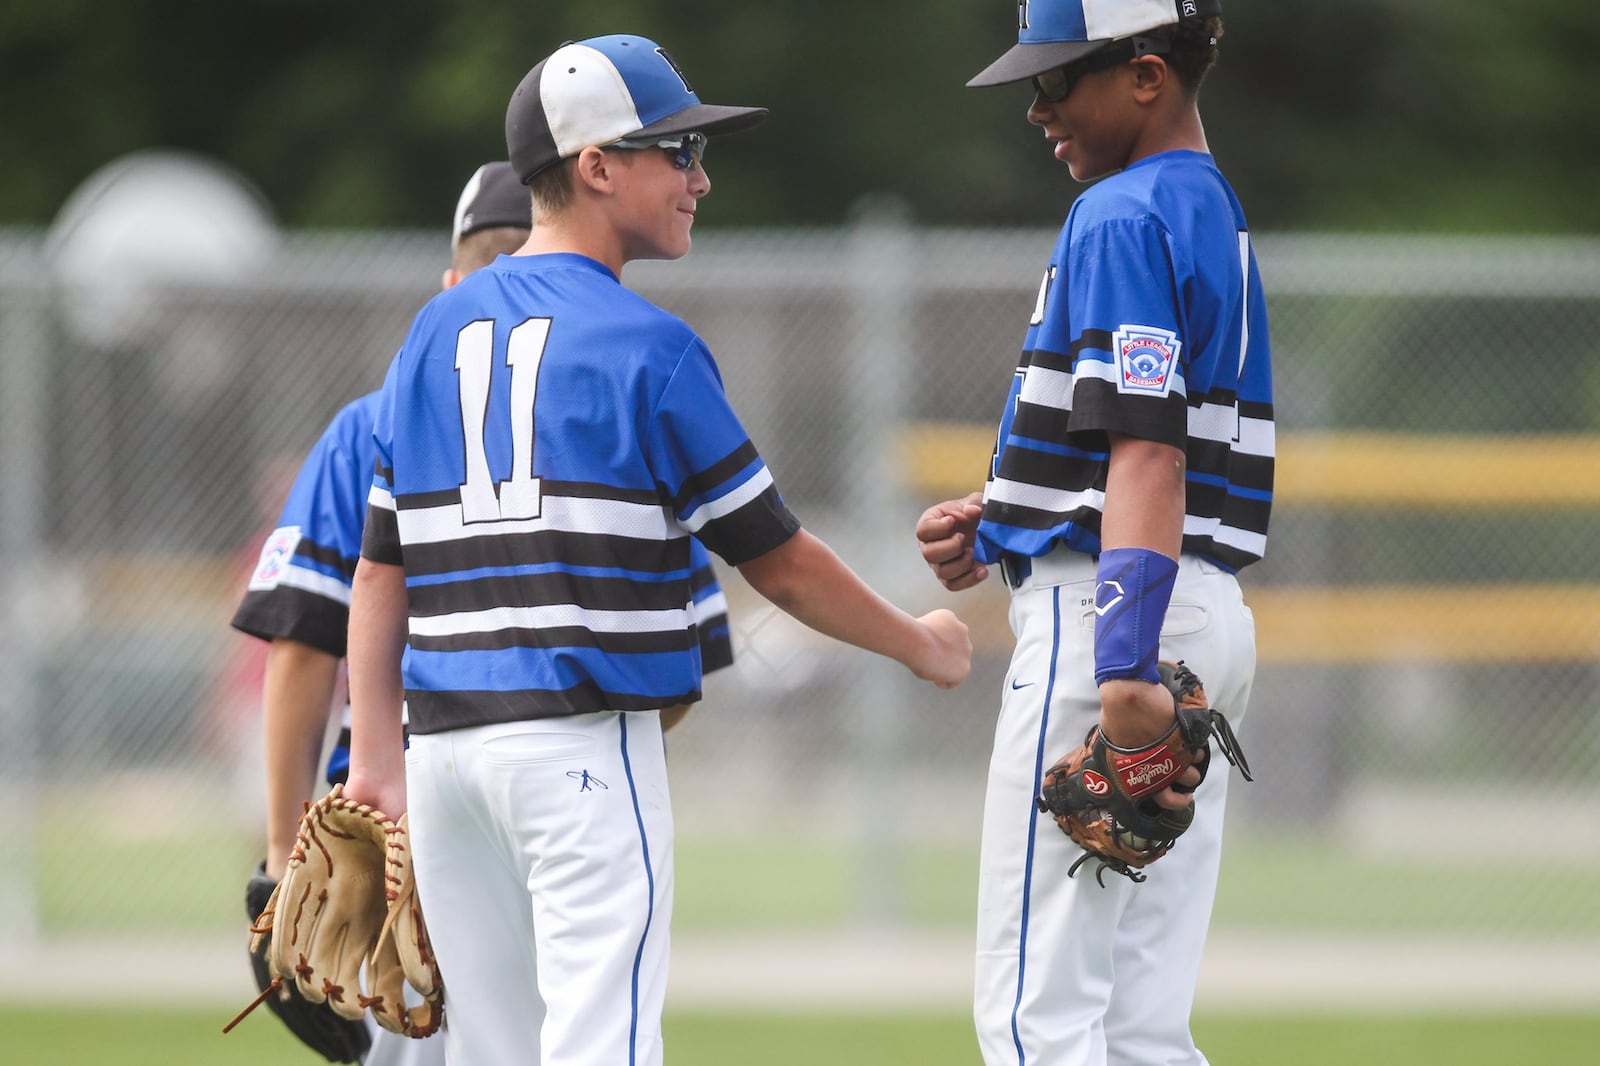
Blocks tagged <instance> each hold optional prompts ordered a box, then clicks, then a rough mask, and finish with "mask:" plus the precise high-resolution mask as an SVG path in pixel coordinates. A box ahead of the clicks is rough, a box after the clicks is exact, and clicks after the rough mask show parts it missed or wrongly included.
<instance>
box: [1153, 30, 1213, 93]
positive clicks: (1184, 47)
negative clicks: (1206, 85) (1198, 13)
mask: <svg viewBox="0 0 1600 1066" xmlns="http://www.w3.org/2000/svg"><path fill="white" fill-rule="evenodd" d="M1170 33H1171V41H1172V50H1171V51H1170V52H1168V53H1167V55H1166V56H1165V57H1164V58H1165V59H1166V61H1167V66H1168V67H1170V68H1172V72H1173V73H1174V74H1176V75H1177V76H1178V80H1179V81H1180V82H1182V83H1183V85H1184V87H1185V88H1187V89H1188V90H1189V91H1190V92H1194V91H1196V90H1198V89H1199V88H1200V83H1201V82H1203V81H1205V79H1206V75H1207V74H1209V73H1211V68H1212V67H1213V66H1215V65H1216V62H1217V42H1218V41H1220V40H1221V39H1222V17H1221V16H1220V15H1209V16H1206V17H1205V18H1190V19H1184V20H1183V21H1182V22H1179V23H1178V24H1177V25H1176V26H1174V27H1173V28H1172V29H1171V31H1170Z"/></svg>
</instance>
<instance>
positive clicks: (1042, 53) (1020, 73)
mask: <svg viewBox="0 0 1600 1066" xmlns="http://www.w3.org/2000/svg"><path fill="white" fill-rule="evenodd" d="M1107 43H1108V42H1107V41H1043V42H1040V43H1038V44H1015V45H1012V46H1011V51H1009V52H1007V53H1006V54H1005V55H1003V56H1001V57H1000V58H999V59H997V60H995V61H994V62H993V63H990V64H989V65H988V66H987V67H986V68H984V70H983V72H982V73H980V74H979V75H978V76H977V77H975V78H973V79H972V80H971V81H969V82H967V87H968V88H969V89H983V88H987V87H989V86H991V85H1010V84H1011V83H1012V82H1015V81H1027V80H1028V79H1029V78H1031V77H1033V76H1034V75H1036V74H1043V73H1044V72H1045V71H1047V70H1055V69H1056V68H1057V67H1064V66H1066V65H1067V64H1068V63H1071V62H1073V61H1074V60H1078V59H1082V58H1083V57H1084V56H1086V55H1089V54H1090V53H1092V52H1098V51H1099V50H1100V49H1102V48H1104V47H1105V46H1106V44H1107Z"/></svg>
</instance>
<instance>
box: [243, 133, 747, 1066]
mask: <svg viewBox="0 0 1600 1066" xmlns="http://www.w3.org/2000/svg"><path fill="white" fill-rule="evenodd" d="M529 228H530V205H529V199H528V190H527V188H526V187H525V186H524V185H523V184H522V182H521V181H520V180H518V178H517V176H516V173H515V171H514V170H513V169H512V168H511V165H510V164H509V163H504V162H499V163H488V164H485V165H484V166H482V167H480V168H479V169H478V170H477V171H476V172H475V173H474V174H473V176H472V178H471V180H470V181H469V182H468V183H467V185H466V187H465V188H464V189H463V190H462V193H461V197H460V200H459V203H458V204H457V207H456V213H455V219H454V227H453V231H452V239H451V263H450V266H449V267H448V268H447V269H446V270H445V271H444V276H443V278H442V279H441V282H442V286H443V288H445V289H449V288H451V287H452V286H454V285H455V284H456V283H457V282H459V281H460V280H461V279H462V278H464V277H466V276H467V275H468V274H470V273H472V272H473V271H474V270H477V269H478V268H480V267H482V266H484V265H486V264H487V263H489V262H492V261H493V260H494V258H495V257H496V256H498V255H501V254H505V253H510V252H514V251H516V249H517V248H519V247H520V246H521V245H522V244H523V242H525V241H526V240H527V238H528V232H529ZM377 400H378V393H376V392H374V393H369V394H368V395H366V396H363V397H361V398H360V399H358V400H356V401H354V402H353V403H351V404H349V405H348V406H346V407H345V408H344V409H343V410H341V411H340V412H339V413H338V414H337V415H335V416H334V419H333V421H332V422H331V423H330V424H329V426H328V428H327V429H326V431H324V433H323V435H322V437H321V439H320V440H318V442H317V444H316V446H315V448H313V449H312V451H311V453H310V454H309V456H308V457H307V458H306V460H305V462H304V463H303V465H302V466H301V468H300V473H299V475H298V477H297V478H296V479H295V481H294V483H293V486H292V488H291V489H290V491H289V494H288V501H287V503H286V504H285V505H284V509H283V512H282V516H281V517H280V518H279V520H278V524H277V526H276V528H275V529H274V530H273V531H272V532H271V533H270V534H269V535H268V537H267V539H266V543H265V545H264V546H263V548H262V550H261V553H260V558H259V561H258V563H257V565H256V568H255V570H254V573H253V574H252V575H251V578H250V582H249V587H248V591H247V592H246V594H245V597H244V600H243V602H242V603H241V604H240V606H239V609H238V611H237V613H236V614H235V615H234V618H233V625H234V627H235V628H237V629H240V630H242V631H244V632H245V633H248V634H250V635H252V636H255V637H259V638H261V639H262V640H264V641H267V642H269V643H268V646H267V656H266V667H265V677H264V683H263V684H262V685H261V699H262V705H263V718H264V723H263V731H264V734H265V750H266V760H265V761H266V783H267V857H266V859H265V861H264V862H263V863H262V865H261V867H260V869H259V870H258V871H257V874H256V876H255V877H254V878H252V881H251V885H250V888H249V900H248V902H249V904H250V916H251V917H252V918H254V917H255V915H256V914H258V913H259V912H260V910H261V908H262V907H263V906H264V905H265V903H266V900H267V897H268V896H269V895H270V894H271V891H272V887H273V886H274V885H275V884H276V883H277V882H278V880H279V879H280V878H281V877H282V876H283V872H284V864H285V862H286V861H287V859H288V855H289V851H290V849H291V848H292V847H293V846H294V839H295V828H296V826H297V825H298V824H299V821H300V814H301V811H302V810H303V807H304V804H305V801H306V800H307V799H308V798H310V797H311V796H312V795H313V790H314V789H315V788H316V777H317V766H318V762H319V760H320V758H321V755H322V751H323V748H324V745H325V740H326V737H327V734H328V731H329V723H330V716H331V712H332V710H333V708H334V707H336V706H340V705H341V704H342V701H339V700H336V698H335V697H336V694H337V692H338V691H339V689H340V688H341V686H340V684H339V682H340V664H341V660H342V659H343V658H344V654H345V645H346V637H345V634H346V628H347V623H348V621H349V602H350V582H351V578H352V576H353V575H354V572H355V565H356V559H357V557H358V556H359V554H360V547H361V531H362V527H363V525H364V524H365V521H366V509H367V492H368V490H369V489H370V487H371V483H372V471H373V467H374V464H375V462H376V459H377V447H376V445H375V444H374V442H373V439H372V426H373V415H374V411H375V410H376V407H377ZM692 559H693V564H694V568H693V578H692V582H691V584H692V592H693V596H694V617H695V621H696V624H697V632H698V634H699V640H700V652H701V656H702V659H703V661H704V662H705V668H706V669H707V670H716V669H719V668H721V667H724V666H727V665H728V664H730V663H731V662H732V661H733V652H732V646H731V643H730V640H729V632H728V619H727V613H726V601H725V600H724V599H723V596H722V590H721V588H720V587H719V585H718V583H717V580H716V575H715V574H714V572H713V571H712V568H711V562H710V558H709V556H708V555H707V554H706V551H705V549H704V548H703V547H701V546H700V545H699V544H698V543H695V544H693V545H692ZM687 710H688V705H687V704H683V705H680V706H677V707H674V708H670V709H669V711H668V712H667V714H665V715H664V718H670V720H671V721H673V722H675V721H677V720H678V719H679V718H681V717H682V715H683V714H684V713H685V712H686V711H687ZM349 744H350V722H349V709H348V708H344V711H343V722H342V723H341V732H340V734H339V736H338V738H337V740H336V741H335V743H334V745H333V747H332V751H331V754H330V756H329V758H328V762H327V766H326V777H327V781H328V784H329V785H332V784H335V783H337V782H341V781H343V780H344V779H345V777H346V775H347V773H348V770H349V755H350V748H349ZM262 979H263V980H265V978H264V977H263V978H262ZM292 994H293V993H291V995H292ZM268 1002H269V1003H270V1004H271V1005H272V1006H274V1007H275V1008H280V1007H281V1004H280V1002H279V1001H278V1000H277V999H275V998H274V999H270V1000H269V1001H268ZM292 1009H293V1010H294V1012H295V1017H294V1018H293V1019H287V1018H286V1019H285V1020H286V1022H288V1023H289V1024H290V1027H291V1028H295V1027H296V1026H307V1027H309V1028H310V1031H309V1033H308V1034H307V1037H309V1040H308V1042H309V1041H316V1042H317V1043H318V1044H322V1045H323V1046H319V1047H318V1050H320V1051H323V1052H324V1053H325V1054H326V1053H328V1052H329V1051H332V1050H336V1049H347V1050H348V1052H349V1054H350V1055H352V1056H353V1055H355V1054H359V1053H361V1052H362V1051H364V1050H365V1049H366V1047H367V1044H368V1042H369V1036H368V1034H369V1033H370V1034H371V1036H370V1040H371V1041H372V1043H371V1050H370V1051H367V1052H366V1054H365V1060H364V1061H365V1062H366V1063H367V1066H380V1064H398V1063H410V1064H414V1066H424V1064H429V1066H431V1064H436V1063H441V1062H442V1061H443V1052H444V1041H443V1040H410V1039H407V1038H405V1037H402V1036H399V1035H397V1034H394V1033H390V1032H388V1031H386V1030H383V1029H381V1028H379V1027H378V1026H376V1025H375V1024H372V1023H371V1022H370V1020H368V1021H367V1022H366V1023H361V1022H350V1021H346V1020H345V1019H342V1018H340V1017H338V1016H337V1015H335V1014H334V1013H333V1012H332V1011H331V1010H329V1009H328V1008H327V1007H326V1006H324V1005H320V1004H311V1003H308V1002H305V1001H303V1000H302V1001H299V1002H298V1003H296V1004H295V1005H294V1006H293V1008H292ZM279 1013H280V1016H281V1015H282V1013H283V1011H282V1010H281V1009H280V1010H279ZM307 1037H303V1039H304V1038H307ZM313 1046H316V1045H315V1044H314V1045H313ZM346 1061H348V1059H347V1060H346Z"/></svg>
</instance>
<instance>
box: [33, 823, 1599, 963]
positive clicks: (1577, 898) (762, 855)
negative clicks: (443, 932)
mask: <svg viewBox="0 0 1600 1066" xmlns="http://www.w3.org/2000/svg"><path fill="white" fill-rule="evenodd" d="M975 848H976V842H975V841H974V842H973V843H972V844H971V845H969V846H960V847H958V846H944V847H940V846H936V845H928V844H922V845H916V846H908V847H907V848H906V849H905V851H904V853H903V854H900V855H898V856H896V857H895V860H894V861H893V862H892V863H888V864H884V866H883V867H881V868H883V869H887V870H890V871H892V872H894V873H895V874H897V878H896V880H895V882H894V883H893V884H890V885H886V886H877V889H878V890H879V891H880V894H882V895H884V896H886V900H887V906H889V907H890V908H891V910H892V912H893V913H894V915H895V916H896V919H897V920H898V921H900V922H902V923H904V924H905V925H908V926H912V927H926V928H934V929H959V928H965V927H966V926H967V925H968V924H970V923H971V921H972V915H973V912H974V909H975V907H976V896H977V884H976V872H975V862H976V858H975ZM158 854H159V856H160V858H161V861H160V863H159V864H158V863H156V862H154V861H153V859H152V857H153V856H155V855H158ZM257 857H258V856H257V855H256V846H255V845H252V844H251V842H249V841H247V840H242V839H240V837H239V836H238V835H237V834H230V833H228V832H226V831H225V830H218V831H216V832H214V833H212V834H210V835H209V836H204V837H198V836H197V837H191V838H186V839H184V840H182V841H168V840H163V841H162V842H161V846H160V847H159V848H158V847H156V846H155V845H154V842H153V841H151V840H148V839H146V840H129V839H126V838H123V837H117V836H111V835H107V836H103V837H102V836H100V835H98V834H97V833H94V832H91V831H88V830H86V829H85V827H84V826H82V825H81V824H79V825H74V826H67V825H62V826H60V827H59V831H52V832H50V833H47V834H45V835H44V836H43V837H42V838H41V845H40V848H39V853H38V898H39V899H40V901H41V906H42V911H41V914H40V919H41V926H42V929H43V931H44V932H45V933H47V934H49V935H62V934H66V935H74V936H82V935H86V934H87V935H95V934H108V935H119V936H120V935H139V934H143V933H152V932H160V933H173V932H206V931H211V932H216V931H226V930H231V929H234V928H237V927H238V923H239V922H240V921H242V918H241V915H242V907H243V903H242V893H243V886H244V882H245V880H246V878H247V877H248V876H249V872H250V870H251V869H252V868H253V867H254V866H255V862H256V859H257ZM676 865H677V877H678V893H677V908H676V912H675V915H674V918H673V926H674V928H675V929H676V930H678V931H679V932H683V933H692V932H695V931H697V930H716V931H718V932H740V931H750V930H763V929H786V930H794V929H820V928H829V927H832V928H837V927H839V926H841V925H844V924H849V923H851V922H853V921H858V920H860V919H861V918H862V917H863V896H864V894H865V891H866V890H865V886H864V885H863V884H862V881H861V869H862V866H861V863H860V856H859V855H858V854H857V853H855V852H854V851H852V849H851V847H850V846H848V845H846V844H842V843H840V842H838V841H831V840H826V839H805V838H802V837H797V836H785V835H778V834H775V835H773V836H770V837H766V838H763V839H759V840H740V839H733V840H718V841H707V840H695V839H680V840H679V842H678V856H677V864H676ZM91 869H92V870H95V871H96V875H95V876H94V877H93V878H86V877H84V876H83V872H84V871H85V870H91ZM884 902H885V900H884V899H880V900H878V904H879V905H882V904H884ZM1212 927H1213V928H1214V929H1216V930H1218V931H1228V930H1232V929H1247V930H1273V931H1303V932H1313V933H1330V932H1332V933H1348V932H1366V933H1377V932H1389V931H1396V930H1403V931H1406V932H1409V933H1439V934H1445V935H1449V934H1461V935H1468V936H1471V935H1485V934H1489V935H1493V934H1506V935H1514V936H1518V937H1531V938H1535V939H1538V938H1571V937H1581V938H1594V937H1597V936H1600V866H1594V865H1581V866H1575V867H1571V868H1568V869H1565V870H1563V871H1562V873H1561V878H1560V881H1559V883H1555V884H1548V885H1543V884H1530V880H1529V874H1528V872H1527V870H1526V869H1524V868H1521V867H1519V866H1518V865H1517V864H1514V863H1504V862H1499V861H1490V860H1489V859H1488V858H1486V853H1477V854H1465V855H1463V856H1462V857H1460V858H1459V859H1456V860H1452V861H1439V860H1430V861H1420V860H1417V859H1410V860H1406V859H1384V858H1377V857H1372V856H1363V855H1359V854H1353V853H1350V852H1347V851H1340V850H1336V849H1332V848H1330V847H1328V846H1327V842H1319V841H1314V840H1313V841H1305V840H1300V841H1270V840H1240V841H1236V842H1233V843H1232V844H1231V845H1230V849H1229V852H1228V856H1227V860H1226V861H1225V862H1224V864H1223V870H1222V880H1221V883H1220V884H1219V886H1218V894H1217V909H1216V915H1215V917H1214V919H1213V922H1212Z"/></svg>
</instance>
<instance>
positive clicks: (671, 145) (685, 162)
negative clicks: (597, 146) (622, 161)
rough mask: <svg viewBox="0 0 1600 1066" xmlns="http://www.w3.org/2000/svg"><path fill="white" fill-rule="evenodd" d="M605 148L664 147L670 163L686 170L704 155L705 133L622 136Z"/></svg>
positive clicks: (636, 148) (635, 148) (637, 148)
mask: <svg viewBox="0 0 1600 1066" xmlns="http://www.w3.org/2000/svg"><path fill="white" fill-rule="evenodd" d="M605 147H606V148H627V149H632V150H635V151H637V150H639V149H641V148H666V149H669V150H671V151H672V152H673V153H674V155H673V157H672V165H673V166H674V167H675V168H677V169H678V170H688V169H689V168H691V167H693V166H694V165H695V164H697V163H699V162H700V161H701V160H702V159H704V158H705V157H706V135H705V134H703V133H674V134H670V135H668V136H666V137H641V138H628V137H624V138H623V139H622V140H620V141H612V142H611V143H610V144H608V145H605Z"/></svg>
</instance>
